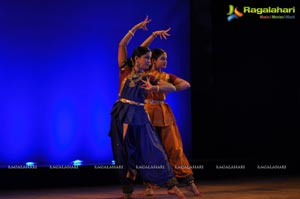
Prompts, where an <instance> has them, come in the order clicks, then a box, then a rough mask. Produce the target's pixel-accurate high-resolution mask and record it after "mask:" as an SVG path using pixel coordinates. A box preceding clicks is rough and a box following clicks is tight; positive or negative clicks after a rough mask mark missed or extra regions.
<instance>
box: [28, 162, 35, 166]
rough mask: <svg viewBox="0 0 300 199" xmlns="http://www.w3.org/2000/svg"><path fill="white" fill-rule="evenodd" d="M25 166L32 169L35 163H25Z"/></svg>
mask: <svg viewBox="0 0 300 199" xmlns="http://www.w3.org/2000/svg"><path fill="white" fill-rule="evenodd" d="M26 166H27V167H33V166H36V163H35V162H26Z"/></svg>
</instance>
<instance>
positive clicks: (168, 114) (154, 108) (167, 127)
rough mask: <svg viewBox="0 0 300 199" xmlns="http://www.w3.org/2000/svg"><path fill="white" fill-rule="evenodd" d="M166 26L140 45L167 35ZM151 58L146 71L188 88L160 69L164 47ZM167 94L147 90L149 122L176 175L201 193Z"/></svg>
mask: <svg viewBox="0 0 300 199" xmlns="http://www.w3.org/2000/svg"><path fill="white" fill-rule="evenodd" d="M169 30H170V29H167V30H164V31H156V32H153V33H152V35H151V36H149V38H147V39H146V40H145V41H144V42H143V44H142V46H148V45H149V44H150V43H151V41H152V40H153V39H154V38H155V37H156V36H157V35H159V36H160V37H161V38H162V35H163V37H164V38H166V36H169V35H168V34H166V33H167V32H168V31H169ZM163 33H164V34H163ZM151 61H152V65H151V69H150V70H149V71H148V73H150V74H151V75H152V76H155V77H156V78H157V79H160V80H164V81H166V82H169V83H171V84H173V85H174V86H175V88H176V91H181V90H185V89H188V88H190V84H189V82H187V81H186V80H184V79H182V78H179V77H177V76H176V75H174V74H168V73H166V72H163V71H161V69H163V68H166V66H167V53H166V52H165V51H164V50H163V49H160V48H155V49H152V58H151ZM166 96H167V92H163V91H159V92H151V93H149V94H148V96H147V98H146V100H145V106H144V107H145V110H146V111H147V112H148V114H149V117H150V120H151V122H152V125H153V126H154V127H155V129H156V132H157V133H158V134H159V136H160V138H161V140H162V143H163V146H164V148H165V151H166V153H167V156H168V160H169V163H170V165H171V166H172V168H173V171H174V174H175V177H176V178H177V179H181V180H182V182H183V183H184V184H185V185H186V186H187V188H188V190H189V191H191V192H193V193H194V195H195V196H200V195H201V193H200V192H199V191H198V189H197V186H196V185H195V182H194V176H193V171H192V169H191V166H190V163H189V161H188V159H187V157H186V155H185V154H184V151H183V145H182V139H181V136H180V132H179V129H178V126H177V123H176V119H175V117H174V114H173V111H172V109H171V107H170V106H169V105H168V104H167V103H166V102H165V100H166ZM145 185H146V189H145V195H152V194H153V189H152V187H151V185H149V184H148V183H147V182H146V183H145Z"/></svg>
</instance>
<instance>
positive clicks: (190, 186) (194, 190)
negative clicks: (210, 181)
mask: <svg viewBox="0 0 300 199" xmlns="http://www.w3.org/2000/svg"><path fill="white" fill-rule="evenodd" d="M187 190H188V191H190V192H193V193H194V195H195V196H202V193H201V192H199V190H198V188H197V186H196V185H195V183H192V184H190V185H189V186H188V187H187Z"/></svg>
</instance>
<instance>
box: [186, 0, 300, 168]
mask: <svg viewBox="0 0 300 199" xmlns="http://www.w3.org/2000/svg"><path fill="white" fill-rule="evenodd" d="M246 7H251V8H252V9H251V10H252V13H249V11H247V9H246ZM269 7H271V8H275V9H278V10H280V8H289V9H290V10H286V11H285V13H276V11H274V12H273V13H266V12H265V13H262V14H259V13H254V11H255V9H256V11H257V12H259V8H265V10H266V9H269ZM191 8H192V10H191V16H192V20H191V21H192V25H191V30H192V32H191V33H192V34H191V38H192V41H193V42H192V43H191V47H192V50H191V57H192V67H191V71H192V73H191V74H192V75H191V80H192V85H193V87H192V110H193V124H194V125H193V136H194V135H195V134H197V135H198V136H199V137H198V139H197V140H196V139H193V146H194V147H193V151H196V150H197V151H198V153H197V154H195V153H194V157H195V158H196V159H198V160H200V161H204V162H205V160H209V159H214V160H221V161H219V163H222V160H224V159H231V160H245V161H246V162H248V161H249V162H250V161H251V162H254V163H255V164H262V163H266V164H268V163H271V164H278V165H286V166H287V168H291V167H295V162H296V161H297V160H299V157H298V155H297V151H299V143H298V141H297V140H298V139H297V138H296V136H297V134H298V133H299V132H300V122H299V121H300V96H299V92H300V85H299V72H300V70H299V39H298V38H299V35H300V34H299V33H300V31H299V7H297V5H296V1H272V3H271V1H192V5H191ZM253 8H254V9H253ZM234 9H236V11H234ZM233 162H234V161H233ZM235 163H237V161H235Z"/></svg>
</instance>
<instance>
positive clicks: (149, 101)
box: [145, 99, 165, 104]
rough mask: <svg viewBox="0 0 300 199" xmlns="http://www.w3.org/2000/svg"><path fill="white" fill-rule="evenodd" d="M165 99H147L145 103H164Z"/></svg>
mask: <svg viewBox="0 0 300 199" xmlns="http://www.w3.org/2000/svg"><path fill="white" fill-rule="evenodd" d="M164 103H165V101H163V100H153V99H145V104H164Z"/></svg>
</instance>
